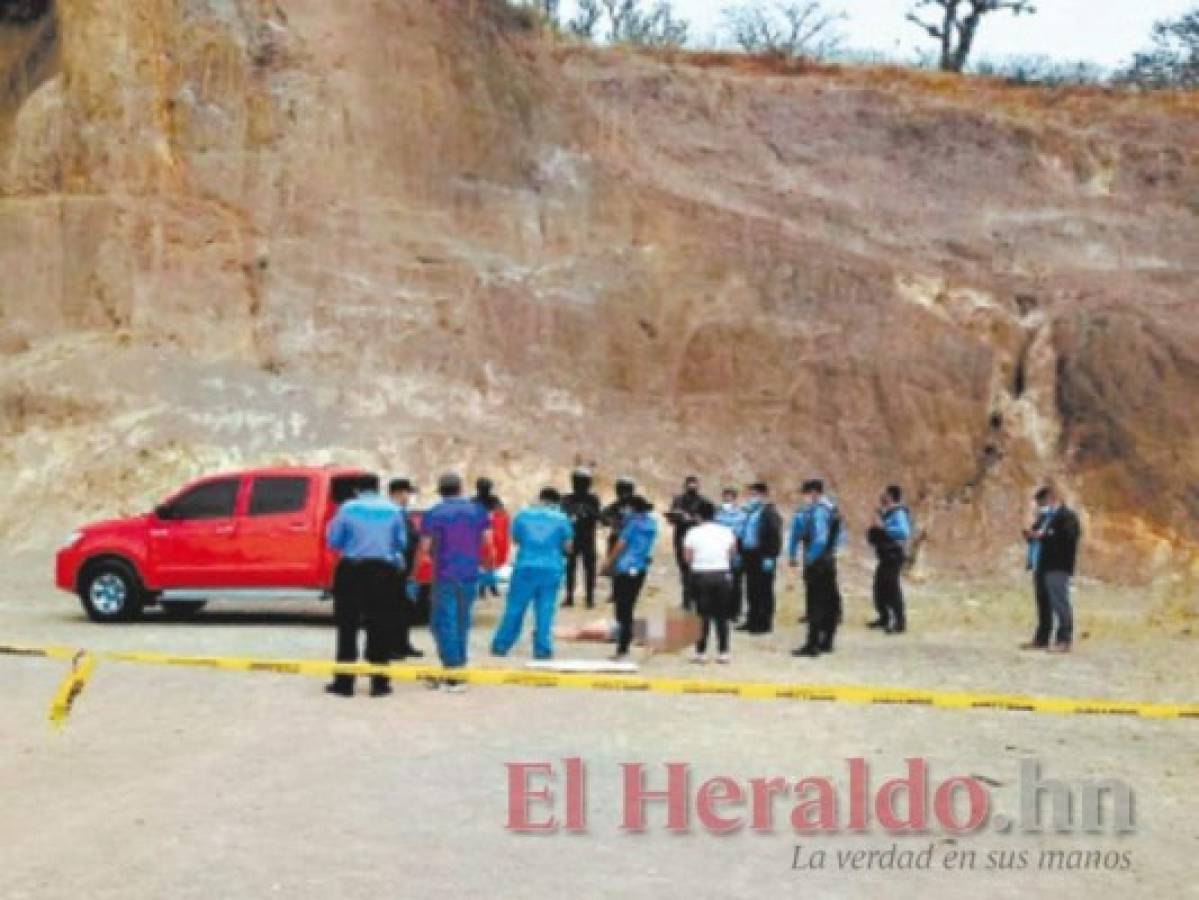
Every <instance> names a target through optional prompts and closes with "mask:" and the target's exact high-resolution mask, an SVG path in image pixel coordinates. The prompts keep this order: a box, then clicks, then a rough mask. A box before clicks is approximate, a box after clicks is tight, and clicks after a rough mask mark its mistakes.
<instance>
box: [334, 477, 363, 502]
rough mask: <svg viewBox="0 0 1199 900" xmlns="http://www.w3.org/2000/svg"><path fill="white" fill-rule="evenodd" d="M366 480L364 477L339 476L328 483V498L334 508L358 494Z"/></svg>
mask: <svg viewBox="0 0 1199 900" xmlns="http://www.w3.org/2000/svg"><path fill="white" fill-rule="evenodd" d="M365 480H366V476H365V475H341V476H338V477H337V478H334V479H333V480H332V481H331V482H330V483H329V498H330V499H331V500H332V501H333V505H334V506H341V504H343V503H345V502H346V501H347V500H349V499H350V498H351V497H353V496H354V495H355V494H357V493H358V489H359V488H360V487H362V486H363V483H364V481H365Z"/></svg>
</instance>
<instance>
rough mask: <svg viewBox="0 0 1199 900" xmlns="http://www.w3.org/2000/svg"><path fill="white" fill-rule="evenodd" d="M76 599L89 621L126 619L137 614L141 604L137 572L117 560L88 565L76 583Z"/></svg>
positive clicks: (142, 599)
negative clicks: (78, 582)
mask: <svg viewBox="0 0 1199 900" xmlns="http://www.w3.org/2000/svg"><path fill="white" fill-rule="evenodd" d="M79 599H80V600H81V601H82V602H83V611H84V612H86V613H87V617H88V618H89V619H91V620H92V621H93V622H130V621H132V620H134V619H136V618H138V617H139V616H140V615H141V613H142V606H143V605H144V597H143V592H142V585H141V581H140V580H139V579H138V577H137V573H136V572H134V571H133V569H132V568H131V567H130V566H129V565H128V564H126V563H124V562H121V561H120V560H106V561H103V562H99V563H96V564H94V565H92V566H89V567H88V569H87V571H86V573H85V574H84V577H83V579H82V581H81V583H80V586H79Z"/></svg>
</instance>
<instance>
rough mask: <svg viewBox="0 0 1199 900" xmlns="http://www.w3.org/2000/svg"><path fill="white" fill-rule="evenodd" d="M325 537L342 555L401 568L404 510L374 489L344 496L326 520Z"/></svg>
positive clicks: (404, 532) (404, 529)
mask: <svg viewBox="0 0 1199 900" xmlns="http://www.w3.org/2000/svg"><path fill="white" fill-rule="evenodd" d="M325 539H326V541H327V542H328V544H329V547H330V549H332V550H336V551H337V552H338V553H340V554H341V555H342V557H343V558H345V559H356V560H357V559H375V560H380V561H382V562H387V563H390V564H391V565H394V566H398V567H400V568H403V566H404V548H405V547H406V546H407V545H408V533H407V528H406V526H405V524H404V513H403V512H402V511H401V510H400V508H399V507H398V506H396V505H395V504H394V503H392V502H391V501H390V500H388V499H386V498H384V497H381V496H379V495H378V494H376V493H366V494H361V495H359V496H358V497H356V498H354V499H353V500H347V501H346V502H345V503H343V504H342V505H341V508H340V509H339V510H338V511H337V515H335V516H334V517H333V518H332V519H331V520H330V522H329V526H328V528H326V530H325Z"/></svg>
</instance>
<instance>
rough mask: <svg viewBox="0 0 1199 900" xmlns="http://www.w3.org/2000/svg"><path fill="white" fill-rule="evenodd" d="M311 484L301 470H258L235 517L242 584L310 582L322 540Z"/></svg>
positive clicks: (313, 581)
mask: <svg viewBox="0 0 1199 900" xmlns="http://www.w3.org/2000/svg"><path fill="white" fill-rule="evenodd" d="M316 507H317V502H316V490H315V485H314V484H313V479H312V477H310V476H306V475H258V476H255V477H254V479H253V482H252V483H251V486H250V501H249V504H248V506H247V508H246V514H245V517H244V518H242V520H241V526H240V529H241V530H240V538H239V543H240V544H241V547H242V551H243V552H244V554H245V567H244V570H243V571H244V573H245V576H246V577H245V579H244V582H245V583H244V584H242V585H241V586H242V587H261V588H297V587H298V588H314V587H317V586H318V585H317V572H318V569H319V567H320V562H321V555H322V553H323V546H324V543H323V542H324V534H323V529H322V528H320V527H319V523H318V522H317V521H316Z"/></svg>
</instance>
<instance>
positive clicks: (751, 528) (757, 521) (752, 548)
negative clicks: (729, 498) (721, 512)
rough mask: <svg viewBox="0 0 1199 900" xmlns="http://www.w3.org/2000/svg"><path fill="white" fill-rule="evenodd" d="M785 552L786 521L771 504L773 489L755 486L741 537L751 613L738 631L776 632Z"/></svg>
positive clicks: (746, 591)
mask: <svg viewBox="0 0 1199 900" xmlns="http://www.w3.org/2000/svg"><path fill="white" fill-rule="evenodd" d="M782 550H783V519H782V516H780V515H779V511H778V508H777V507H775V505H774V503H772V502H771V500H770V489H769V487H767V485H766V483H765V482H762V481H759V482H756V483H754V484H751V485H750V486H749V502H748V503H747V504H746V506H745V526H744V530H743V531H742V534H741V561H742V564H743V565H744V566H745V599H746V605H747V606H748V613H747V615H746V617H745V623H744V624H743V625H739V626H737V630H738V631H744V632H746V633H748V634H769V633H770V632H771V631H773V630H774V606H775V603H774V579H775V573H776V571H777V568H778V558H779V554H780V553H782Z"/></svg>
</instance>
